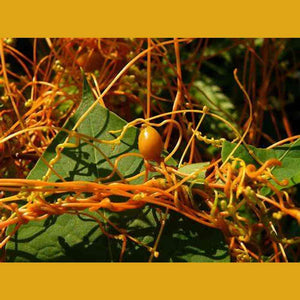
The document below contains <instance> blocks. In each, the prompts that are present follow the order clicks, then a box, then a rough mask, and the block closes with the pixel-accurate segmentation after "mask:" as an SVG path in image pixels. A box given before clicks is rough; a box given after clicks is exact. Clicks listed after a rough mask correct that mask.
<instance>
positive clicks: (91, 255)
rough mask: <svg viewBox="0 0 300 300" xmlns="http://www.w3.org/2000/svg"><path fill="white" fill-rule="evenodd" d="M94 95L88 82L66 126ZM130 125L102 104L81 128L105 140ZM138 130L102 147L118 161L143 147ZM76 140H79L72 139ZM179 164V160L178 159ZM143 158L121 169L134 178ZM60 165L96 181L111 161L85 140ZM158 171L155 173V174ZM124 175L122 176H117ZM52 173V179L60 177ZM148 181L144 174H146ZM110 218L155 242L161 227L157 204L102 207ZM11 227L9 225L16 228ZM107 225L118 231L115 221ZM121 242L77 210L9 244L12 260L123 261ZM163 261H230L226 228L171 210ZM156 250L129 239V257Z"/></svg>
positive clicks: (41, 171)
mask: <svg viewBox="0 0 300 300" xmlns="http://www.w3.org/2000/svg"><path fill="white" fill-rule="evenodd" d="M94 101H95V100H94V97H93V94H92V93H91V90H90V89H89V87H88V85H87V84H86V82H85V85H84V91H83V99H82V102H81V105H80V106H79V108H78V109H77V111H76V113H75V114H74V115H73V116H72V117H71V118H70V119H69V121H68V122H67V124H66V125H65V127H64V128H66V129H69V130H71V129H72V128H73V126H74V125H75V123H76V122H77V121H78V119H79V118H80V117H81V116H82V115H83V114H84V113H85V111H86V110H87V109H88V108H89V107H90V106H91V105H92V104H93V102H94ZM125 124H126V122H125V121H124V120H122V119H121V118H119V117H118V116H117V115H116V114H114V113H112V112H110V111H108V110H107V109H106V108H103V107H102V106H101V105H99V104H97V105H96V107H95V108H94V110H92V111H91V112H90V113H89V114H88V116H87V117H86V119H85V120H84V121H83V122H82V123H81V125H80V126H79V127H78V129H77V132H79V133H81V134H85V135H87V136H91V137H95V138H99V139H106V140H109V139H114V138H115V136H114V135H112V134H110V133H109V131H110V130H118V129H121V128H123V126H124V125H125ZM138 133H139V131H138V129H137V128H135V127H131V128H130V129H129V130H128V131H127V133H126V134H125V136H124V138H123V139H122V141H121V143H120V145H117V146H114V147H113V146H111V145H107V144H98V143H96V142H93V141H92V140H91V141H90V142H93V143H95V144H96V145H97V146H99V147H100V149H101V151H102V152H103V153H104V154H105V155H106V156H107V157H109V159H110V160H111V161H112V162H113V161H114V160H115V159H116V158H117V157H118V156H119V155H120V154H123V153H129V152H138V150H137V137H138ZM66 137H67V133H65V132H62V131H61V132H60V133H58V134H57V136H56V137H55V138H54V139H53V141H52V143H51V144H50V145H49V147H48V148H47V150H46V151H45V153H44V155H43V157H44V159H46V160H47V161H50V160H51V159H52V158H53V157H55V147H56V146H57V145H58V144H60V143H62V142H64V140H65V138H66ZM71 141H74V139H73V138H72V139H71ZM173 163H175V162H174V161H173ZM143 167H144V166H143V160H142V159H140V158H138V157H126V158H124V159H122V160H121V161H120V163H119V164H118V170H119V172H120V173H121V174H122V175H123V176H124V177H131V176H133V175H135V174H138V173H139V172H140V171H142V170H143ZM47 169H48V168H47V166H46V165H45V164H44V162H43V161H42V160H39V161H38V162H37V164H36V166H35V167H34V169H33V170H32V171H31V172H30V174H29V176H28V178H29V179H41V178H42V177H43V176H44V175H45V173H46V171H47ZM54 169H55V171H56V172H58V173H59V174H60V175H61V176H62V177H63V178H64V179H65V180H68V181H71V180H86V181H93V180H95V179H96V178H99V177H104V176H107V175H108V174H109V173H110V172H111V170H112V167H111V165H110V164H109V163H108V162H107V161H106V159H105V158H104V157H103V156H102V155H101V153H99V152H97V151H96V150H95V149H94V148H93V147H91V146H90V145H89V144H87V143H86V142H84V141H80V143H79V146H78V147H76V148H65V149H64V150H63V151H62V155H61V158H60V160H59V161H58V162H57V163H56V164H55V165H54ZM152 175H153V174H152ZM116 179H118V176H117V175H116V176H115V177H114V178H112V179H111V180H116ZM58 180H59V178H58V177H57V176H56V175H55V174H54V173H52V175H51V177H50V179H49V181H58ZM141 180H142V179H141ZM102 213H104V214H105V216H106V217H107V218H109V219H110V221H112V222H114V223H115V224H117V225H118V226H119V227H121V228H126V230H127V232H128V233H129V234H130V235H131V236H133V237H135V238H136V239H138V240H139V241H141V242H142V243H144V244H147V245H150V246H153V243H154V241H155V239H156V237H157V235H158V232H159V229H160V219H159V213H158V212H157V209H156V208H154V207H149V206H145V207H144V208H141V209H134V210H128V211H125V212H122V213H111V212H108V211H102ZM12 229H13V227H11V228H10V229H9V230H12ZM105 229H106V230H107V231H109V232H113V229H111V227H110V226H107V225H105ZM121 247H122V243H121V241H118V240H114V239H108V238H107V237H106V236H105V235H104V234H103V233H102V231H101V230H100V229H99V225H98V224H97V223H96V222H95V221H94V220H92V219H90V218H88V217H79V216H74V215H66V214H65V215H61V216H52V217H50V218H48V219H47V220H45V221H39V222H38V221H32V222H29V223H28V224H26V225H23V226H22V227H21V228H20V229H19V230H18V232H17V234H16V235H15V236H14V237H13V238H12V239H11V241H9V242H8V244H7V245H6V255H7V260H8V261H19V262H20V261H102V262H107V261H118V260H119V255H120V250H121ZM158 251H159V252H160V256H159V257H158V259H157V260H158V261H229V255H228V251H227V246H226V245H225V243H224V239H223V237H222V234H221V232H219V231H218V230H214V229H209V228H206V227H203V226H202V225H200V224H197V223H195V222H194V221H191V220H189V219H187V218H186V217H182V216H181V215H179V214H177V213H170V214H169V217H168V218H167V222H166V227H165V231H164V233H163V235H162V237H161V239H160V243H159V246H158ZM149 256H150V253H149V252H148V250H147V249H146V248H145V247H141V246H139V245H137V244H136V243H133V242H131V241H128V243H127V247H126V252H125V255H124V261H147V260H148V258H149Z"/></svg>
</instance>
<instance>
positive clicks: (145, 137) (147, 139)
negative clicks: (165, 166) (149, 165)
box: [138, 126, 163, 161]
mask: <svg viewBox="0 0 300 300" xmlns="http://www.w3.org/2000/svg"><path fill="white" fill-rule="evenodd" d="M138 144H139V150H140V153H141V154H142V155H143V156H144V158H145V159H147V160H155V161H159V160H160V157H161V152H162V150H163V142H162V139H161V136H160V134H159V133H158V132H157V130H156V129H154V128H153V127H151V126H146V127H144V128H143V129H142V130H141V132H140V135H139V141H138Z"/></svg>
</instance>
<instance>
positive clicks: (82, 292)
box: [0, 0, 300, 300]
mask: <svg viewBox="0 0 300 300" xmlns="http://www.w3.org/2000/svg"><path fill="white" fill-rule="evenodd" d="M4 1H5V0H3V1H2V2H3V3H1V5H0V13H1V15H0V36H1V37H69V36H72V37H96V36H97V37H116V36H118V37H145V36H152V37H173V36H181V37H300V28H299V24H298V23H299V22H298V15H299V9H298V8H299V6H300V5H299V2H298V3H297V4H296V2H294V1H289V0H286V1H284V2H280V3H276V2H275V1H269V0H268V1H266V0H265V1H262V0H260V1H257V0H255V1H251V2H250V1H249V2H246V1H244V2H243V1H237V0H234V1H233V0H227V1H224V0H223V1H220V0H218V1H213V2H209V1H205V3H202V2H203V1H199V0H198V1H191V0H188V1H174V0H173V1H170V0H168V1H166V0H159V1H158V0H152V1H147V2H144V3H143V2H142V1H137V0H127V1H126V0H123V1H120V0H117V1H116V0H114V1H106V2H103V1H89V0H86V1H82V2H76V1H74V0H73V1H69V0H68V1H66V0H65V1H64V0H59V1H58V0H52V1H48V2H47V3H45V2H42V1H32V0H30V1H29V0H28V1H19V0H18V1H11V2H9V1H5V2H4ZM299 270H300V267H299V264H263V265H262V264H207V263H200V264H194V263H189V264H175V263H173V264H82V263H77V264H73V263H72V264H69V263H64V264H57V263H47V264H46V263H37V264H29V263H28V264H19V263H18V264H1V265H0V278H1V291H0V297H1V298H2V297H3V298H2V299H6V298H4V297H5V296H4V295H6V297H7V299H8V297H9V299H31V300H34V299H41V298H45V297H46V298H50V297H51V299H74V298H75V299H97V298H99V299H102V298H103V299H123V298H124V297H125V298H127V297H128V298H130V299H150V298H151V299H174V298H175V299H224V298H225V299H226V298H227V299H237V298H238V299H244V298H252V299H263V298H264V299H285V298H287V297H289V296H290V297H293V298H294V297H297V294H298V293H297V291H296V288H297V287H298V274H299Z"/></svg>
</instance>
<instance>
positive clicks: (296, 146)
mask: <svg viewBox="0 0 300 300" xmlns="http://www.w3.org/2000/svg"><path fill="white" fill-rule="evenodd" d="M235 146H236V144H234V143H230V142H227V141H225V142H224V143H223V147H222V160H223V161H225V160H226V158H227V157H228V155H229V154H230V153H231V151H232V150H233V149H234V147H235ZM248 147H249V149H250V150H252V151H253V153H254V155H255V156H256V157H257V158H258V159H259V160H260V161H261V162H265V161H267V160H269V159H271V158H276V159H278V160H279V161H281V163H282V166H276V167H274V168H272V174H273V175H274V176H275V177H276V178H277V179H278V180H283V179H288V180H289V184H288V186H285V187H283V186H280V185H278V184H276V183H275V182H274V181H273V180H271V183H272V184H273V185H274V186H275V187H276V188H278V189H283V188H287V187H291V186H294V185H296V184H298V183H300V167H299V166H300V139H298V140H296V141H294V142H292V143H288V144H284V145H282V146H278V147H276V148H273V149H262V148H255V147H253V146H250V145H249V146H248ZM233 156H234V157H238V158H241V159H243V160H244V161H245V162H246V164H254V165H255V166H256V167H259V164H258V163H257V162H256V161H255V160H254V158H253V157H252V156H251V155H250V154H249V152H248V150H247V149H246V147H245V146H244V145H241V146H239V147H238V148H237V150H236V151H235V152H234V154H233ZM263 192H264V194H267V193H268V192H269V191H267V189H264V191H263Z"/></svg>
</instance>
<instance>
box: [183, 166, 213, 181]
mask: <svg viewBox="0 0 300 300" xmlns="http://www.w3.org/2000/svg"><path fill="white" fill-rule="evenodd" d="M208 166H209V162H201V163H195V164H189V165H185V166H183V167H181V168H179V169H178V171H179V172H181V173H184V174H186V175H190V174H192V173H194V172H197V176H195V177H194V178H191V179H189V180H188V181H187V182H188V183H192V184H203V183H204V179H205V173H206V169H207V167H208ZM178 176H179V177H180V178H184V177H185V176H181V175H178Z"/></svg>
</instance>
